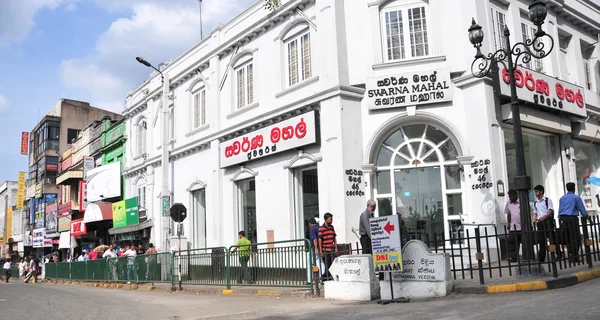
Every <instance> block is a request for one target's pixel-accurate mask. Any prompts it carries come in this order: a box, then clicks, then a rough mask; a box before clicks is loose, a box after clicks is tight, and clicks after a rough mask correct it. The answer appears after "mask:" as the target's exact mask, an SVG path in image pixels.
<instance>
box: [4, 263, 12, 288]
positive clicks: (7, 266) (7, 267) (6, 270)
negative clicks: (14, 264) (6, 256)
mask: <svg viewBox="0 0 600 320" xmlns="http://www.w3.org/2000/svg"><path fill="white" fill-rule="evenodd" d="M2 268H3V269H4V275H5V276H6V278H5V279H4V282H5V283H8V280H9V279H10V275H11V273H10V268H11V265H10V261H8V260H7V261H6V262H5V263H4V266H3V267H2Z"/></svg>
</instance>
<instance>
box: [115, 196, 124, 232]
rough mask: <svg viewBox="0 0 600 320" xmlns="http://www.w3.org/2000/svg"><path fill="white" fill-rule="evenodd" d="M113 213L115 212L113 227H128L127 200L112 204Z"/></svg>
mask: <svg viewBox="0 0 600 320" xmlns="http://www.w3.org/2000/svg"><path fill="white" fill-rule="evenodd" d="M112 214H113V227H115V228H119V227H126V226H127V216H126V208H125V201H119V202H115V203H113V204H112Z"/></svg>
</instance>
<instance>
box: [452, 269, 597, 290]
mask: <svg viewBox="0 0 600 320" xmlns="http://www.w3.org/2000/svg"><path fill="white" fill-rule="evenodd" d="M594 262H595V261H594ZM504 263H505V262H503V264H504ZM487 267H489V266H488V265H485V264H484V272H483V275H484V282H485V284H484V285H480V284H479V271H478V270H477V269H476V270H473V279H471V274H470V272H466V271H465V278H467V279H462V272H459V271H457V272H456V278H457V279H455V280H454V288H453V292H456V293H462V294H486V293H508V292H520V291H521V292H522V291H539V290H551V289H558V288H564V287H568V286H572V285H575V284H578V283H581V282H584V281H587V280H591V279H595V278H600V266H596V267H594V268H592V269H590V268H589V267H588V266H587V264H581V265H577V266H573V267H570V268H564V266H563V269H562V270H561V269H560V267H559V266H558V265H557V273H558V278H554V277H553V276H552V269H550V268H549V266H548V264H543V265H542V267H543V268H544V271H545V272H546V274H547V275H544V276H521V275H518V270H517V269H516V267H513V268H512V275H509V272H508V271H509V270H508V269H506V268H503V269H502V277H501V276H500V270H498V269H492V270H491V271H490V270H489V269H485V268H487ZM491 267H492V268H494V267H498V264H497V263H495V264H492V265H491ZM532 267H533V265H532ZM522 268H523V271H525V269H526V268H528V267H522ZM452 276H454V273H452Z"/></svg>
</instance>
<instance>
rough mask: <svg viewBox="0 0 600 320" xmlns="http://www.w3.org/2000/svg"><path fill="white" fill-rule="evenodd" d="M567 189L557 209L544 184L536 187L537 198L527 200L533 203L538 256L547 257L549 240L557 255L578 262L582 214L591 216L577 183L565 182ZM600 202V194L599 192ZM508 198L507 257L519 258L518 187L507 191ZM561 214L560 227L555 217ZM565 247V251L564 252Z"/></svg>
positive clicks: (512, 259)
mask: <svg viewBox="0 0 600 320" xmlns="http://www.w3.org/2000/svg"><path fill="white" fill-rule="evenodd" d="M565 187H566V189H567V193H566V194H565V195H563V196H562V197H561V198H560V200H559V202H558V204H559V206H558V210H555V206H554V203H553V202H552V199H550V198H548V197H547V196H546V194H545V189H544V186H542V185H537V186H535V188H533V192H534V195H535V198H534V199H532V200H529V199H526V200H528V202H530V205H531V209H532V210H531V211H532V213H533V216H532V219H531V221H532V224H531V228H532V230H534V237H533V238H532V240H533V241H534V242H535V243H536V244H537V245H538V255H537V260H538V262H540V263H543V262H545V261H546V257H547V251H548V243H549V244H550V245H551V246H552V247H553V250H552V251H553V252H555V253H556V255H557V258H558V259H562V258H563V257H568V259H569V261H570V262H573V263H577V262H579V257H578V256H579V248H580V247H581V233H580V229H579V216H580V215H581V216H583V217H586V218H589V214H588V212H587V210H586V208H585V205H584V203H583V200H582V199H581V197H579V196H578V195H576V194H575V183H573V182H569V183H567V184H566V185H565ZM596 198H597V199H598V205H599V206H600V196H598V195H597V196H596ZM508 199H509V200H508V202H507V203H506V206H505V208H504V214H506V220H507V222H508V227H507V229H508V239H507V249H508V250H507V251H508V257H507V260H509V261H511V262H517V261H518V258H519V251H520V246H521V243H522V241H523V233H522V227H523V225H522V221H521V203H520V200H519V198H518V194H517V191H516V190H509V191H508ZM557 216H558V227H557V225H556V217H557ZM565 251H566V254H565Z"/></svg>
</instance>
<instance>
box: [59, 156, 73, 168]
mask: <svg viewBox="0 0 600 320" xmlns="http://www.w3.org/2000/svg"><path fill="white" fill-rule="evenodd" d="M72 164H73V158H71V157H69V159H67V160H65V161H63V162H62V164H61V167H62V170H63V171H65V170H67V169H69V167H70V166H71V165H72Z"/></svg>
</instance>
